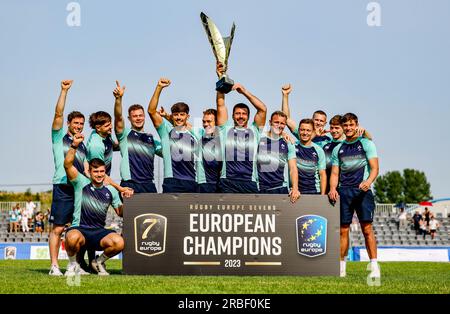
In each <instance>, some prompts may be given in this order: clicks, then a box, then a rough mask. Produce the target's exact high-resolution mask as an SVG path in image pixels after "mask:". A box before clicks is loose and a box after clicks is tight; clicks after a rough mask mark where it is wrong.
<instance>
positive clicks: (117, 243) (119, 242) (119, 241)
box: [113, 236, 125, 251]
mask: <svg viewBox="0 0 450 314" xmlns="http://www.w3.org/2000/svg"><path fill="white" fill-rule="evenodd" d="M113 246H114V248H115V249H116V250H118V251H122V250H123V248H124V247H125V242H124V241H123V238H122V237H121V236H116V237H114V239H113Z"/></svg>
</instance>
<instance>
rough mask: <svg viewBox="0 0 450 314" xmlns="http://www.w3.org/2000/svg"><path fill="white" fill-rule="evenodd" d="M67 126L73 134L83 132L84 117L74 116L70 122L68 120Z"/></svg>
mask: <svg viewBox="0 0 450 314" xmlns="http://www.w3.org/2000/svg"><path fill="white" fill-rule="evenodd" d="M67 128H68V129H69V133H70V134H72V135H73V134H77V133H81V132H83V128H84V118H73V119H72V120H71V121H70V122H67Z"/></svg>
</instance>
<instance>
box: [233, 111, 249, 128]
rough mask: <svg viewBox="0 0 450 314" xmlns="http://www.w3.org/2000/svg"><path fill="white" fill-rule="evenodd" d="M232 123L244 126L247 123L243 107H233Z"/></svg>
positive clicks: (246, 112)
mask: <svg viewBox="0 0 450 314" xmlns="http://www.w3.org/2000/svg"><path fill="white" fill-rule="evenodd" d="M233 121H234V125H235V126H238V127H241V128H245V127H247V123H248V111H247V109H244V108H235V109H234V111H233Z"/></svg>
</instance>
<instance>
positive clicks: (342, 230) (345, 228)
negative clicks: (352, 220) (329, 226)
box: [339, 225, 350, 236]
mask: <svg viewBox="0 0 450 314" xmlns="http://www.w3.org/2000/svg"><path fill="white" fill-rule="evenodd" d="M349 230H350V225H341V228H340V229H339V231H340V234H341V236H346V235H348V232H349Z"/></svg>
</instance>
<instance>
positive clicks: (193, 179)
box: [148, 78, 199, 193]
mask: <svg viewBox="0 0 450 314" xmlns="http://www.w3.org/2000/svg"><path fill="white" fill-rule="evenodd" d="M170 83H171V82H170V80H168V79H166V78H161V79H160V80H159V81H158V84H157V85H156V88H155V91H154V93H153V96H152V98H151V100H150V103H149V105H148V113H149V115H150V118H151V120H152V122H153V125H154V126H155V128H156V131H157V132H158V134H159V136H160V138H161V147H162V156H163V161H164V181H163V193H196V192H197V172H196V168H197V165H196V158H197V157H196V155H197V154H198V146H199V145H198V142H199V138H198V136H197V135H196V134H195V132H192V131H191V130H190V128H189V127H188V124H187V121H188V119H189V106H188V105H187V104H186V103H184V102H178V103H176V104H174V105H173V106H172V107H171V116H172V121H173V125H172V124H171V123H170V122H168V121H167V120H166V119H164V118H163V117H162V116H161V114H160V112H159V111H158V110H157V108H158V103H159V98H160V95H161V92H162V90H163V89H164V88H166V87H168V86H169V85H170Z"/></svg>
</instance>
